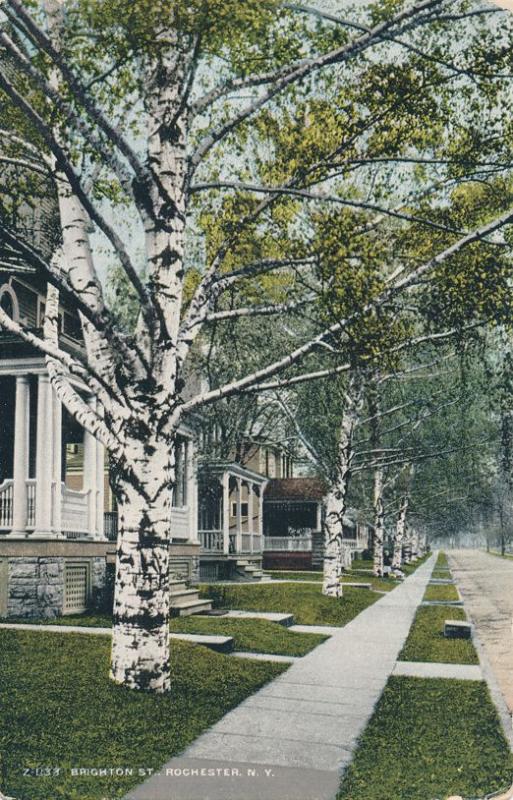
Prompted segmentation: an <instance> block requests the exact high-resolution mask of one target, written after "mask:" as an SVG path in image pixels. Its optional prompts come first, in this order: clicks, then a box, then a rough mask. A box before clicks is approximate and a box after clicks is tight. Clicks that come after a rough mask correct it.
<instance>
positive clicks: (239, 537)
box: [237, 478, 242, 553]
mask: <svg viewBox="0 0 513 800" xmlns="http://www.w3.org/2000/svg"><path fill="white" fill-rule="evenodd" d="M237 552H238V553H241V552H242V479H241V478H237Z"/></svg>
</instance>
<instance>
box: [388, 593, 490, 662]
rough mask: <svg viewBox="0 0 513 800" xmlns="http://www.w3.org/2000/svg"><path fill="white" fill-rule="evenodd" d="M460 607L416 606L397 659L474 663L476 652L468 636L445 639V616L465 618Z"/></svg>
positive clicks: (446, 617)
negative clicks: (406, 636)
mask: <svg viewBox="0 0 513 800" xmlns="http://www.w3.org/2000/svg"><path fill="white" fill-rule="evenodd" d="M466 618H467V617H466V614H465V612H464V610H463V609H462V608H458V607H457V606H456V607H451V606H424V607H423V608H418V609H417V613H416V615H415V619H414V621H413V625H412V626H411V628H410V633H409V635H408V638H407V640H406V643H405V645H404V647H403V649H402V650H401V653H400V654H399V660H400V661H436V662H439V663H442V664H477V663H478V658H477V653H476V651H475V649H474V645H473V644H472V641H471V640H470V639H446V638H445V636H444V622H445V620H446V619H457V620H463V619H466Z"/></svg>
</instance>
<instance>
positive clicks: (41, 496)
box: [34, 375, 53, 539]
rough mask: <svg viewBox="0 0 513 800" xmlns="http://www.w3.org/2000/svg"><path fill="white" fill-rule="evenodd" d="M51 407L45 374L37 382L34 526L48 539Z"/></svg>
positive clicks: (50, 526) (50, 487) (49, 519)
mask: <svg viewBox="0 0 513 800" xmlns="http://www.w3.org/2000/svg"><path fill="white" fill-rule="evenodd" d="M52 479H53V407H52V386H51V383H50V378H49V377H48V375H39V378H38V383H37V436H36V527H35V531H34V536H36V537H38V536H39V537H42V538H43V539H46V538H48V537H49V536H50V535H51V533H52Z"/></svg>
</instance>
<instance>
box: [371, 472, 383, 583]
mask: <svg viewBox="0 0 513 800" xmlns="http://www.w3.org/2000/svg"><path fill="white" fill-rule="evenodd" d="M384 539H385V509H384V506H383V470H382V469H380V468H379V467H378V468H376V469H375V470H374V539H373V572H374V575H376V577H382V575H383V566H384V556H383V544H384Z"/></svg>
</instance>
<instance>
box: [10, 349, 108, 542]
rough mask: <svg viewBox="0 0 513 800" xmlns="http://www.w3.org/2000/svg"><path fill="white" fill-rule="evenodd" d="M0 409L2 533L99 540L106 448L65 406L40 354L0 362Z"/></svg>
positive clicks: (28, 536)
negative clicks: (76, 465) (78, 471)
mask: <svg viewBox="0 0 513 800" xmlns="http://www.w3.org/2000/svg"><path fill="white" fill-rule="evenodd" d="M31 361H32V360H31ZM83 394H84V399H85V400H86V402H88V403H89V404H90V405H91V406H95V404H96V400H95V399H93V398H90V397H88V396H87V394H86V393H85V391H84V392H83ZM0 415H1V422H2V424H1V426H0V536H1V537H2V538H14V539H25V538H30V539H38V538H39V539H70V540H73V539H75V540H83V539H95V540H104V535H103V502H104V449H103V447H102V445H100V444H99V443H98V442H97V441H96V439H95V438H94V437H93V436H92V435H91V434H89V433H88V432H87V431H85V430H83V429H82V428H80V426H78V425H77V423H76V422H75V421H74V420H72V419H71V417H70V416H69V414H68V413H67V412H66V411H65V409H64V408H63V406H62V405H61V403H60V401H59V400H58V399H57V397H56V395H55V393H54V391H53V389H52V387H51V384H50V379H49V376H48V374H47V373H46V370H45V367H44V364H42V363H41V361H40V360H39V359H38V360H36V359H34V360H33V363H29V360H24V361H20V362H18V364H12V365H9V364H8V363H6V362H3V363H2V366H1V369H0ZM77 455H78V457H79V458H80V459H81V462H82V475H81V477H80V480H79V481H77V480H76V477H75V475H74V473H73V462H74V460H76V458H77Z"/></svg>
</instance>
